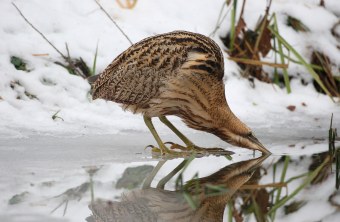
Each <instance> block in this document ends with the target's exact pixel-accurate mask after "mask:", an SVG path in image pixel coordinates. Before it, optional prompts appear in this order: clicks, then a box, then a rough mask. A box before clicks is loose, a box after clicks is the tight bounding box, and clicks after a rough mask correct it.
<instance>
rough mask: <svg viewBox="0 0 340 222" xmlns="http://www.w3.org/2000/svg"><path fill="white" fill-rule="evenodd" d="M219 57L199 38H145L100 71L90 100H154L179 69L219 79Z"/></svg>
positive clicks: (208, 42) (213, 46)
mask: <svg viewBox="0 0 340 222" xmlns="http://www.w3.org/2000/svg"><path fill="white" fill-rule="evenodd" d="M221 55H222V53H221V50H220V49H219V47H218V46H217V45H216V43H214V42H213V41H212V40H210V39H209V38H207V37H205V36H202V35H199V34H194V33H189V32H183V31H179V32H172V33H167V34H163V35H159V36H154V37H150V38H147V39H145V40H142V41H141V42H139V43H136V44H135V45H133V46H131V47H130V48H129V49H127V50H126V51H125V52H123V53H122V54H120V55H119V56H118V57H117V58H116V59H115V60H114V61H113V62H112V63H111V64H110V65H109V66H108V67H107V68H106V69H105V70H104V72H103V73H102V74H101V75H100V77H99V78H98V80H96V82H95V83H94V85H93V99H96V98H102V99H105V100H111V101H114V102H118V103H122V104H127V105H132V104H139V105H141V104H144V103H146V102H148V101H149V100H150V99H152V98H154V97H155V96H157V94H158V93H160V91H159V89H160V87H161V86H162V85H164V84H165V82H166V80H167V78H171V77H173V76H176V75H177V74H178V73H180V72H181V69H182V67H184V68H187V69H195V70H198V71H199V70H201V71H205V72H211V75H215V76H216V77H217V78H218V79H222V78H223V60H222V57H221ZM193 58H194V59H195V61H193ZM207 58H212V59H207ZM185 64H186V66H185ZM216 70H217V72H216Z"/></svg>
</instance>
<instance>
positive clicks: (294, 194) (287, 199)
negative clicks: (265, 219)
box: [268, 156, 330, 214]
mask: <svg viewBox="0 0 340 222" xmlns="http://www.w3.org/2000/svg"><path fill="white" fill-rule="evenodd" d="M329 161H330V157H329V156H328V157H327V158H325V160H324V161H323V163H322V164H321V165H320V166H319V167H318V168H316V169H315V170H314V171H313V172H312V173H310V174H309V176H308V177H307V178H306V180H305V181H304V182H303V183H302V184H301V185H300V186H299V187H297V188H296V189H295V190H294V191H293V192H292V193H291V194H290V195H288V196H286V197H284V198H282V199H281V200H280V201H279V202H278V203H276V204H275V205H274V206H273V207H272V208H271V209H270V210H269V212H268V214H272V213H273V212H276V210H277V209H278V208H280V207H282V206H283V205H284V204H285V203H287V202H288V201H289V200H290V199H292V198H293V197H295V196H296V195H297V194H298V193H299V192H300V191H301V190H302V189H303V188H305V187H306V186H307V185H309V184H310V183H311V181H312V180H313V179H314V178H315V177H316V176H317V175H318V174H319V172H320V171H321V170H322V168H323V167H324V166H325V165H326V164H327V163H328V162H329Z"/></svg>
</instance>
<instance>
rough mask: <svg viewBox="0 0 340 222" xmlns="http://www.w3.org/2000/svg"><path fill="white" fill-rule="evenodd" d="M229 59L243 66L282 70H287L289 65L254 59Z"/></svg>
mask: <svg viewBox="0 0 340 222" xmlns="http://www.w3.org/2000/svg"><path fill="white" fill-rule="evenodd" d="M228 59H230V60H233V61H235V62H239V63H243V64H250V65H255V66H262V65H266V66H271V67H276V68H281V69H287V68H288V64H278V63H270V62H264V61H259V60H253V59H242V58H236V57H229V58H228Z"/></svg>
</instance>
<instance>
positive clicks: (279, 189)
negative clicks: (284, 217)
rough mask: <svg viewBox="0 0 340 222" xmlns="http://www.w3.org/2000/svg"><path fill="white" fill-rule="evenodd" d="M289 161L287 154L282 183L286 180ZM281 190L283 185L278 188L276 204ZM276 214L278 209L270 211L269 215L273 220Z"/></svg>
mask: <svg viewBox="0 0 340 222" xmlns="http://www.w3.org/2000/svg"><path fill="white" fill-rule="evenodd" d="M289 161H290V157H289V156H286V157H285V162H284V165H283V169H282V173H281V178H280V182H281V183H283V182H284V181H285V178H286V173H287V169H288V166H289ZM281 192H282V187H280V188H278V190H277V194H276V195H277V196H276V199H275V204H274V205H276V204H277V203H278V202H279V200H280V196H281ZM275 214H276V211H273V212H272V213H271V214H269V213H268V215H270V216H271V219H272V220H273V221H274V219H275Z"/></svg>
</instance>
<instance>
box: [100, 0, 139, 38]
mask: <svg viewBox="0 0 340 222" xmlns="http://www.w3.org/2000/svg"><path fill="white" fill-rule="evenodd" d="M94 1H95V2H96V4H97V5H98V6H99V8H100V9H101V10H102V11H103V12H104V13H105V15H106V16H107V17H108V18H109V19H110V20H111V22H113V24H114V25H115V26H116V28H117V29H118V30H119V31H120V32H121V33H122V34H123V35H124V36H125V38H126V39H127V40H128V41H129V42H130V44H131V45H133V43H132V41H131V40H130V38H129V37H128V36H127V35H126V34H125V32H124V31H123V30H122V29H121V28H120V27H119V25H118V24H117V23H116V22H115V21H114V20H113V19H112V18H111V16H110V15H109V13H108V12H107V11H106V10H105V9H104V8H103V6H102V5H101V4H100V3H99V2H98V1H97V0H94Z"/></svg>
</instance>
